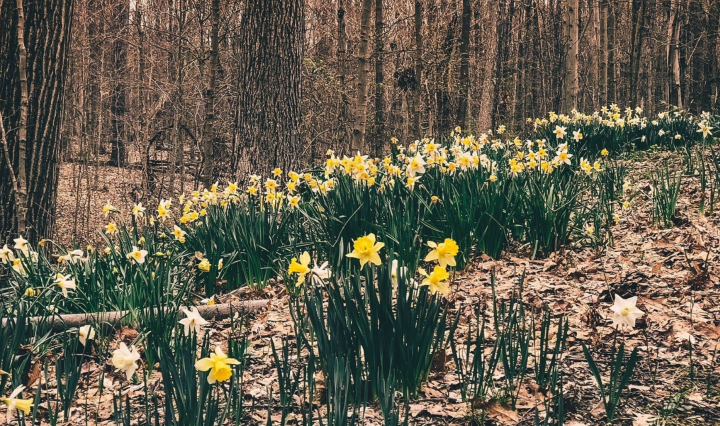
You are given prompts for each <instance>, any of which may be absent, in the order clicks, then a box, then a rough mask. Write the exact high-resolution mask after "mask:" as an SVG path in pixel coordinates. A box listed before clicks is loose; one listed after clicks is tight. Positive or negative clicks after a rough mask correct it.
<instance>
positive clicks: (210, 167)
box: [202, 0, 220, 188]
mask: <svg viewBox="0 0 720 426" xmlns="http://www.w3.org/2000/svg"><path fill="white" fill-rule="evenodd" d="M210 20H211V25H212V29H211V32H210V69H209V70H208V74H209V75H208V86H207V90H206V91H205V123H203V142H202V150H203V167H202V170H203V173H202V183H203V185H204V186H205V188H210V186H211V185H212V182H213V179H214V178H215V173H214V165H215V147H214V145H215V90H216V86H217V69H218V45H219V41H218V39H219V35H218V33H219V31H220V30H219V28H220V0H212V12H211V14H210Z"/></svg>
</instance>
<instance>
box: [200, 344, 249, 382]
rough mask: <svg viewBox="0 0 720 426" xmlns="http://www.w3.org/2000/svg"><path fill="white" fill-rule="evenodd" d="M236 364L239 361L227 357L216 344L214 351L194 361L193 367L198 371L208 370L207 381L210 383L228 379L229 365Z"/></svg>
mask: <svg viewBox="0 0 720 426" xmlns="http://www.w3.org/2000/svg"><path fill="white" fill-rule="evenodd" d="M238 364H240V361H238V360H236V359H234V358H229V357H228V356H227V355H225V353H224V352H223V351H222V349H220V347H219V346H216V347H215V353H211V354H210V357H208V358H202V359H200V360H199V361H198V362H196V363H195V369H197V370H198V371H208V370H210V373H209V374H208V377H207V381H208V383H209V384H211V385H212V384H214V383H216V382H224V381H225V380H228V379H229V378H230V377H231V376H232V368H231V367H230V366H231V365H238Z"/></svg>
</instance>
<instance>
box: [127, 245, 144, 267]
mask: <svg viewBox="0 0 720 426" xmlns="http://www.w3.org/2000/svg"><path fill="white" fill-rule="evenodd" d="M147 255H148V252H147V250H140V249H138V248H137V247H136V246H133V249H132V251H131V252H130V253H128V255H127V258H128V259H132V260H134V261H135V262H136V263H137V264H138V265H142V264H143V263H145V257H147Z"/></svg>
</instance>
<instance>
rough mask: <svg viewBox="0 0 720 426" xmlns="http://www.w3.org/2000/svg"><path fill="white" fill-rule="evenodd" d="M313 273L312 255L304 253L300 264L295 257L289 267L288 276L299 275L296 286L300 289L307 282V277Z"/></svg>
mask: <svg viewBox="0 0 720 426" xmlns="http://www.w3.org/2000/svg"><path fill="white" fill-rule="evenodd" d="M310 271H311V269H310V253H308V252H304V253H303V254H301V255H300V262H298V259H297V258H295V257H293V258H292V260H291V261H290V266H288V274H298V279H297V282H296V284H295V285H296V286H297V287H299V286H301V285H302V284H303V283H304V282H305V276H306V275H307V274H308V273H309V272H310Z"/></svg>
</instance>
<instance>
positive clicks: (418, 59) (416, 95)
mask: <svg viewBox="0 0 720 426" xmlns="http://www.w3.org/2000/svg"><path fill="white" fill-rule="evenodd" d="M422 24H423V0H415V87H414V88H413V93H412V96H413V101H412V111H411V115H412V117H411V119H412V127H411V130H412V133H413V136H414V137H416V138H420V137H421V136H422V135H421V130H420V122H421V121H422V120H421V119H420V117H421V115H422V113H421V111H422V85H423V79H422V71H423V65H422V55H423V36H422Z"/></svg>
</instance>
